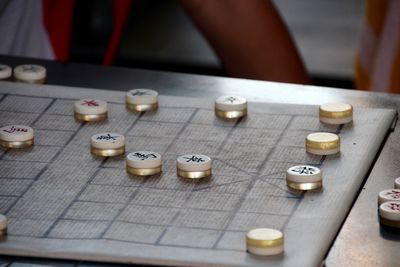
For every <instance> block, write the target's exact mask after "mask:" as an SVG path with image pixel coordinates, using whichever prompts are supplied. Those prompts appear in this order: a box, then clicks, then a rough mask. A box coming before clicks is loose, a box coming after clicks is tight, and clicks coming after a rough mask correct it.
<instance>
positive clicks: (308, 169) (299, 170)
mask: <svg viewBox="0 0 400 267" xmlns="http://www.w3.org/2000/svg"><path fill="white" fill-rule="evenodd" d="M292 171H293V172H297V173H298V174H314V173H316V172H317V169H315V168H313V167H308V166H299V167H296V168H294V169H292Z"/></svg>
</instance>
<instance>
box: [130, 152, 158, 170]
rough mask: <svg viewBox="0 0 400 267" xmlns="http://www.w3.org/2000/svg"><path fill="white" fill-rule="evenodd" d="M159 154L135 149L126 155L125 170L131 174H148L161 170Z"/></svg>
mask: <svg viewBox="0 0 400 267" xmlns="http://www.w3.org/2000/svg"><path fill="white" fill-rule="evenodd" d="M161 164H162V160H161V155H160V154H158V153H156V152H151V151H135V152H132V153H129V154H128V155H127V156H126V171H127V172H128V173H130V174H133V175H138V176H148V175H155V174H158V173H160V172H161Z"/></svg>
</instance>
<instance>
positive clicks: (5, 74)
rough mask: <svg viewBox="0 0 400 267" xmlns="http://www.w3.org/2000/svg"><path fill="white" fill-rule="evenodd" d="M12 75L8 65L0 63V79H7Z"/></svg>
mask: <svg viewBox="0 0 400 267" xmlns="http://www.w3.org/2000/svg"><path fill="white" fill-rule="evenodd" d="M11 76H12V69H11V67H10V66H7V65H2V64H0V80H8V79H10V78H11Z"/></svg>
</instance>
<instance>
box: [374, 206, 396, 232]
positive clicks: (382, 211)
mask: <svg viewBox="0 0 400 267" xmlns="http://www.w3.org/2000/svg"><path fill="white" fill-rule="evenodd" d="M378 212H379V222H380V223H381V224H383V225H386V226H390V227H395V228H400V202H393V201H389V202H385V203H383V204H381V205H380V206H379V211H378Z"/></svg>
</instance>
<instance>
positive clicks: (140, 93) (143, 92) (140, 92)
mask: <svg viewBox="0 0 400 267" xmlns="http://www.w3.org/2000/svg"><path fill="white" fill-rule="evenodd" d="M131 94H132V95H133V96H135V95H137V96H141V95H150V93H149V92H147V91H139V90H138V91H135V92H133V93H131Z"/></svg>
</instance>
